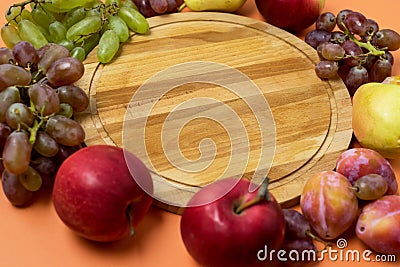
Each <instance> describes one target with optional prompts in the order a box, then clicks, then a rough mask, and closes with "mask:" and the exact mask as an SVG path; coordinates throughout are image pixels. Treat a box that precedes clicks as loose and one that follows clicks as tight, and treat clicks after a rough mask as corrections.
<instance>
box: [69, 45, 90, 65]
mask: <svg viewBox="0 0 400 267" xmlns="http://www.w3.org/2000/svg"><path fill="white" fill-rule="evenodd" d="M70 56H71V57H75V58H77V59H79V61H81V62H83V61H84V60H85V58H86V53H85V49H84V48H83V47H81V46H77V47H74V48H73V49H72V50H71V53H70Z"/></svg>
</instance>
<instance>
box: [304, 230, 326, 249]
mask: <svg viewBox="0 0 400 267" xmlns="http://www.w3.org/2000/svg"><path fill="white" fill-rule="evenodd" d="M306 235H308V236H309V237H311V238H312V239H313V240H315V241H317V242H320V243H322V244H323V245H324V248H323V249H322V250H325V249H326V248H327V247H332V243H331V242H327V241H325V240H323V239H321V238H319V237H318V236H316V235H314V234H313V233H311V231H310V230H307V231H306Z"/></svg>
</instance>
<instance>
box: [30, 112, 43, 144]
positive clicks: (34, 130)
mask: <svg viewBox="0 0 400 267" xmlns="http://www.w3.org/2000/svg"><path fill="white" fill-rule="evenodd" d="M44 121H45V120H44V119H43V118H41V119H40V122H38V121H37V120H35V122H34V123H33V126H32V127H31V128H30V129H29V132H30V135H29V143H30V144H31V145H33V144H35V142H36V135H37V132H38V131H39V129H40V127H42V125H43V123H44Z"/></svg>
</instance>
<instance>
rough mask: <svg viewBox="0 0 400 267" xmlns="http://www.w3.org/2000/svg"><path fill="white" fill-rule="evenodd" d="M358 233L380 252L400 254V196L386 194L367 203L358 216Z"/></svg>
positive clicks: (366, 242) (365, 241)
mask: <svg viewBox="0 0 400 267" xmlns="http://www.w3.org/2000/svg"><path fill="white" fill-rule="evenodd" d="M356 235H357V237H358V238H359V239H360V240H361V241H362V242H364V243H365V244H366V245H367V246H368V247H370V248H371V249H373V250H375V251H376V252H378V253H384V254H397V255H400V196H399V195H386V196H383V197H382V198H380V199H378V200H376V201H373V202H370V203H369V204H367V205H366V206H365V207H364V208H363V210H362V213H361V214H360V216H359V218H358V221H357V225H356Z"/></svg>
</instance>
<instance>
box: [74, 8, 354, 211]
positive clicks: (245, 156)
mask: <svg viewBox="0 0 400 267" xmlns="http://www.w3.org/2000/svg"><path fill="white" fill-rule="evenodd" d="M149 23H150V27H151V30H150V33H149V34H148V35H133V36H132V38H131V40H130V41H129V42H128V43H126V44H124V45H122V46H121V48H120V51H119V54H118V55H117V57H116V58H115V60H114V61H112V62H111V63H109V64H107V65H102V64H98V62H97V58H96V54H95V53H96V52H95V51H94V53H92V54H91V55H90V56H89V57H88V58H87V60H86V61H85V75H84V77H83V78H82V79H81V81H80V82H79V84H78V85H79V86H81V87H82V88H83V89H85V90H86V91H87V92H88V94H89V95H90V106H89V108H88V109H87V111H85V112H83V113H81V114H79V115H78V116H77V118H76V119H77V120H78V121H79V122H80V123H81V124H82V125H83V127H84V128H85V131H86V143H87V145H95V144H111V145H116V146H120V147H125V148H126V149H128V150H129V151H131V152H133V153H134V154H136V155H137V156H138V157H139V158H140V159H141V160H142V161H143V162H144V163H145V164H146V166H147V167H148V168H149V170H150V171H151V173H152V176H153V178H154V184H155V194H154V195H155V198H156V199H157V200H156V205H157V206H159V207H161V208H164V209H166V210H168V211H171V212H175V213H181V212H182V210H183V207H185V206H186V203H187V201H188V200H189V199H190V197H191V196H192V195H193V194H194V192H196V191H198V190H199V189H200V188H202V187H203V186H204V185H206V184H209V183H212V182H213V181H214V180H216V179H221V178H226V177H231V176H239V177H243V178H246V179H253V180H254V181H255V182H256V183H258V184H259V182H260V181H261V180H262V178H263V177H264V175H268V176H269V177H270V179H271V184H270V186H269V188H270V189H271V192H272V193H273V194H274V196H275V197H276V198H277V199H278V201H279V202H280V203H281V204H282V205H283V206H291V205H294V204H296V203H297V202H298V200H299V195H300V193H301V190H302V187H303V185H304V183H305V181H306V180H307V179H308V177H309V176H310V175H311V174H312V173H315V172H318V171H322V170H329V169H333V168H334V166H335V162H336V159H337V157H338V156H339V154H340V153H341V152H342V151H343V150H345V149H347V148H348V146H349V143H350V140H351V136H352V129H351V100H350V97H349V95H348V93H347V90H346V87H345V85H344V84H343V83H342V81H341V80H340V79H334V80H329V81H323V80H320V79H319V78H318V77H317V76H316V75H315V73H314V65H315V64H316V63H317V62H318V58H317V54H316V51H315V50H314V49H312V48H311V47H310V46H308V45H307V44H306V43H304V42H303V41H302V40H300V39H299V38H297V37H296V36H294V35H291V34H289V33H287V32H285V31H283V30H280V29H278V28H276V27H273V26H271V25H269V24H267V23H264V22H261V21H258V20H254V19H250V18H247V17H243V16H238V15H233V14H227V13H217V12H199V13H195V12H186V13H179V14H171V15H163V16H158V17H153V18H150V19H149Z"/></svg>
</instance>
